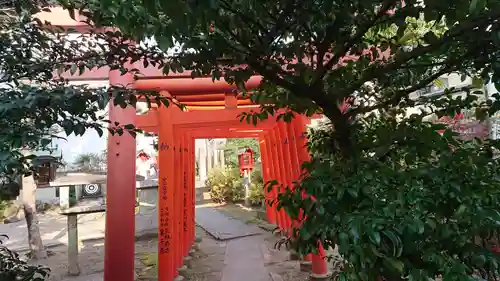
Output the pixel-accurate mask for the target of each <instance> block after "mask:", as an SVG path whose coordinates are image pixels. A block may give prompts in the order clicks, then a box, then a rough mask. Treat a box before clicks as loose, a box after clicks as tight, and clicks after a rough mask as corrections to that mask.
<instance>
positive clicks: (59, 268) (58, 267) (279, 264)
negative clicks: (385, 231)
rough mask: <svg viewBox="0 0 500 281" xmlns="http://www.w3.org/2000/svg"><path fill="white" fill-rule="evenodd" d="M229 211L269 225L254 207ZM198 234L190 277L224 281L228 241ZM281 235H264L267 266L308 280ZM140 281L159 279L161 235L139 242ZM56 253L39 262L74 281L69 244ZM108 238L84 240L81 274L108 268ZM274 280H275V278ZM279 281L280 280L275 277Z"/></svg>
mask: <svg viewBox="0 0 500 281" xmlns="http://www.w3.org/2000/svg"><path fill="white" fill-rule="evenodd" d="M218 208H219V210H220V211H221V212H223V213H225V214H228V215H230V216H231V217H233V218H235V219H239V220H241V221H244V222H246V223H255V224H263V225H264V224H265V222H263V221H260V220H259V219H257V218H256V212H255V211H254V210H252V209H248V208H244V207H241V206H238V205H223V206H219V207H218ZM197 237H199V238H201V242H199V243H198V250H197V251H196V252H195V254H194V259H193V261H192V267H191V268H190V269H188V270H187V271H186V274H185V275H186V276H185V277H187V280H192V281H220V280H221V278H222V270H223V268H224V259H225V253H226V242H224V241H218V240H215V239H213V238H212V237H211V236H210V235H208V234H207V233H206V232H205V231H204V230H202V229H201V228H197ZM278 239H279V237H278V236H276V235H273V234H272V233H271V232H268V233H266V234H264V241H265V242H264V244H263V245H261V249H262V253H263V254H264V260H265V266H266V268H267V269H268V271H269V272H272V273H274V274H275V275H276V274H277V275H279V276H281V277H282V278H283V280H287V281H303V280H304V281H305V280H308V277H309V274H308V273H304V272H300V269H299V268H300V265H299V262H298V261H291V260H289V253H288V251H287V250H286V249H281V250H278V249H276V248H275V243H276V242H277V241H278ZM135 249H136V280H142V281H152V280H157V277H156V276H157V274H156V261H157V258H156V253H157V238H156V237H143V238H142V239H140V240H138V241H136V247H135ZM50 251H52V252H53V255H52V256H50V257H49V258H47V259H45V260H41V261H38V263H39V264H43V265H46V266H48V267H49V268H51V270H52V273H51V277H50V279H49V280H50V281H61V280H64V281H71V280H72V279H73V278H72V277H69V276H67V270H68V268H67V247H66V246H65V245H63V246H58V247H54V248H51V249H50ZM103 258H104V241H103V240H96V241H89V242H84V243H83V244H82V245H81V250H80V254H79V261H80V262H79V265H80V269H81V275H80V276H82V275H89V274H92V273H99V272H103V271H104V259H103ZM273 280H274V279H273ZM274 281H277V280H274Z"/></svg>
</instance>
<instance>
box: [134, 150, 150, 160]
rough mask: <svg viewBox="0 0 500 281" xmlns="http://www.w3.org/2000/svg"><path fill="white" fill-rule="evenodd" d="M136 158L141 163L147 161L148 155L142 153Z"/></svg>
mask: <svg viewBox="0 0 500 281" xmlns="http://www.w3.org/2000/svg"><path fill="white" fill-rule="evenodd" d="M137 158H139V159H141V160H142V161H148V160H149V158H150V157H149V155H148V154H147V153H146V152H144V151H142V152H141V153H139V155H137Z"/></svg>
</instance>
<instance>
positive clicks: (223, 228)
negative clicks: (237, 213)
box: [196, 206, 272, 281]
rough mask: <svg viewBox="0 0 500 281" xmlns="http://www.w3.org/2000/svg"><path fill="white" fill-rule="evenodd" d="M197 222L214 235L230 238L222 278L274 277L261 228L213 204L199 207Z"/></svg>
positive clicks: (233, 280)
mask: <svg viewBox="0 0 500 281" xmlns="http://www.w3.org/2000/svg"><path fill="white" fill-rule="evenodd" d="M196 223H197V224H198V225H199V226H200V227H201V228H203V229H204V230H205V231H207V232H208V233H209V234H210V235H211V236H213V237H214V238H216V239H218V240H229V241H227V246H226V254H225V258H224V268H223V270H222V279H221V281H241V280H244V278H245V277H246V278H250V277H251V280H252V281H270V280H272V279H271V276H270V275H269V272H268V271H267V269H266V267H265V258H264V254H265V253H263V251H262V247H261V245H263V244H264V243H265V241H264V238H263V237H262V236H261V235H260V234H263V233H264V231H263V230H262V229H261V228H259V227H257V226H255V225H249V224H245V223H243V222H241V221H239V220H236V219H233V218H230V217H228V216H227V215H225V214H223V213H221V212H219V211H218V210H217V209H216V208H215V207H211V206H199V207H198V208H196Z"/></svg>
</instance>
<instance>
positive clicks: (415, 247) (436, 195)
mask: <svg viewBox="0 0 500 281" xmlns="http://www.w3.org/2000/svg"><path fill="white" fill-rule="evenodd" d="M411 122H412V120H409V121H406V120H403V121H400V122H391V120H380V122H372V123H371V124H370V126H372V127H367V128H366V133H363V134H360V135H359V136H357V137H358V140H359V142H360V143H362V144H373V143H376V141H377V142H380V143H383V144H384V145H379V146H378V147H375V148H374V149H373V150H370V149H366V150H365V151H363V153H360V154H359V155H358V156H357V157H356V158H354V159H345V158H340V157H341V156H339V154H336V153H335V152H330V153H327V152H326V151H322V152H321V153H319V154H318V155H320V156H321V157H314V158H313V162H312V163H310V164H309V165H308V166H307V169H308V172H309V174H308V175H305V177H304V179H303V181H302V182H301V183H299V184H298V185H297V186H296V191H297V192H295V193H292V192H289V193H288V194H286V195H283V196H282V197H281V198H280V199H281V204H282V205H284V207H285V210H286V211H287V213H288V214H290V215H291V217H292V218H294V219H297V218H298V217H299V214H300V211H301V210H304V215H305V216H307V219H306V220H305V221H304V223H303V224H302V227H301V229H300V230H298V231H297V232H293V233H297V234H298V236H296V237H294V239H295V240H294V241H293V243H294V246H295V248H296V249H297V250H298V251H299V252H300V253H309V252H311V251H313V248H315V247H316V246H317V242H318V240H319V241H321V242H322V243H323V245H324V246H327V247H338V252H339V254H340V255H341V256H342V258H343V263H344V264H343V267H344V268H343V272H342V273H340V275H339V280H352V281H356V280H364V281H374V280H387V281H394V280H410V281H423V280H441V279H442V280H450V281H452V280H453V281H462V280H463V281H465V280H478V279H479V278H478V277H482V278H484V279H487V280H497V279H496V278H497V277H498V276H499V270H500V266H499V264H500V254H499V253H498V251H497V249H496V248H495V246H496V245H491V242H493V243H494V242H495V238H496V237H495V236H496V235H497V234H498V233H499V231H500V212H499V210H500V178H499V177H498V175H499V174H500V158H495V157H493V152H492V151H494V148H493V147H491V146H496V147H498V145H499V144H500V143H499V141H484V142H482V141H479V140H473V141H461V140H459V139H457V138H455V135H454V134H453V133H452V132H451V131H449V130H447V131H445V132H444V133H443V135H440V134H438V133H436V130H437V129H439V128H442V126H438V125H435V124H430V123H425V122H419V123H417V122H415V123H411ZM398 138H399V139H398ZM400 139H403V140H404V142H403V141H400V142H398V143H396V142H395V141H394V140H400ZM315 140H317V141H324V139H322V138H315V136H314V135H312V136H311V137H310V141H315ZM388 144H393V145H392V146H390V145H388ZM313 155H314V154H313ZM332 163H335V164H332ZM302 191H304V192H305V193H307V194H309V195H311V196H314V198H315V199H312V197H309V198H305V199H304V198H302ZM476 278H477V279H476Z"/></svg>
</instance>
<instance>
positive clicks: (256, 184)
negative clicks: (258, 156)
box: [207, 168, 264, 205]
mask: <svg viewBox="0 0 500 281" xmlns="http://www.w3.org/2000/svg"><path fill="white" fill-rule="evenodd" d="M251 176H252V179H251V185H250V194H249V201H250V203H251V204H253V205H260V204H262V201H263V200H264V182H263V180H262V174H261V171H260V169H255V170H254V171H253V172H252V174H251ZM207 185H208V186H209V188H210V196H211V198H212V200H213V201H214V202H216V203H234V202H239V201H242V200H243V199H244V197H245V188H244V186H243V178H242V176H241V173H240V170H239V169H238V168H226V169H222V168H218V169H213V170H212V171H210V173H209V175H208V179H207Z"/></svg>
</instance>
